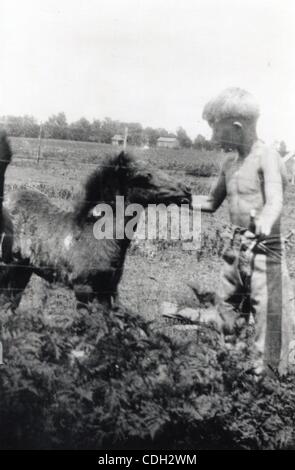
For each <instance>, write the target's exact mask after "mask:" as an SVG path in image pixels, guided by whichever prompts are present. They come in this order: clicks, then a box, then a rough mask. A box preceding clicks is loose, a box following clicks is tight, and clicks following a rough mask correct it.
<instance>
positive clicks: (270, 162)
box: [198, 88, 295, 373]
mask: <svg viewBox="0 0 295 470" xmlns="http://www.w3.org/2000/svg"><path fill="white" fill-rule="evenodd" d="M258 116H259V108H258V105H257V103H256V102H255V100H254V98H253V97H252V95H250V94H249V93H248V92H246V91H244V90H241V89H239V88H229V89H226V90H225V91H224V92H222V93H221V94H220V95H218V96H217V97H216V98H214V99H212V100H211V101H210V102H209V103H207V105H206V106H205V108H204V112H203V118H204V119H206V120H207V121H208V123H209V125H210V126H211V128H212V130H213V139H214V141H215V142H216V143H218V144H219V145H220V146H221V147H222V148H223V149H224V150H225V151H228V150H232V151H235V153H231V154H230V155H229V156H228V157H227V158H226V159H225V161H224V163H223V166H222V168H221V171H220V174H219V177H218V180H217V182H216V184H215V185H214V187H213V188H212V189H211V191H210V194H209V195H208V196H201V197H199V198H198V206H199V204H201V210H202V211H204V212H215V211H216V209H218V207H219V206H220V205H221V204H222V202H223V201H224V199H225V198H227V200H228V205H229V215H230V221H231V224H232V225H233V234H232V239H231V246H230V247H228V248H227V249H226V250H225V253H224V260H223V269H222V273H221V280H220V292H219V296H218V315H219V316H220V318H221V323H222V327H223V331H224V333H225V334H231V333H232V332H233V331H234V328H235V324H236V321H237V319H238V318H239V315H241V313H239V312H240V310H239V307H240V306H241V303H242V301H243V299H245V297H248V299H249V302H250V309H251V313H252V315H253V317H254V320H255V325H256V326H255V331H256V333H255V345H256V349H257V353H258V354H257V355H258V358H259V359H258V362H256V366H257V371H258V372H261V371H263V370H264V371H266V372H267V371H269V370H273V371H274V370H275V371H279V372H280V373H285V372H286V370H287V367H288V359H289V352H290V351H289V348H290V343H291V341H292V340H293V338H294V320H295V318H294V310H293V292H292V288H291V283H290V279H289V274H288V269H287V265H286V259H285V253H284V246H283V241H282V239H281V228H280V222H281V214H282V209H283V191H284V188H285V185H286V182H287V178H286V175H285V169H284V164H283V162H282V160H281V158H280V156H279V154H278V153H277V152H276V151H275V149H272V148H269V147H267V146H266V145H265V144H264V143H263V142H262V141H261V140H259V139H258V138H257V134H256V123H257V119H258ZM200 201H201V202H200ZM253 211H255V214H256V215H255V219H254V223H255V228H254V229H252V231H253V232H255V234H253V233H251V232H250V231H249V230H247V229H249V224H250V214H251V213H252V214H253ZM252 225H253V221H252ZM247 263H248V265H247ZM220 318H219V319H220Z"/></svg>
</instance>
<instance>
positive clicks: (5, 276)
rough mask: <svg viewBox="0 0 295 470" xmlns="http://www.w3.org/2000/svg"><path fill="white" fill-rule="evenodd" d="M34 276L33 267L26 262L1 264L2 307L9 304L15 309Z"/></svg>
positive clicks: (0, 289) (0, 290)
mask: <svg viewBox="0 0 295 470" xmlns="http://www.w3.org/2000/svg"><path fill="white" fill-rule="evenodd" d="M31 276H32V269H31V268H30V267H29V266H26V263H24V264H21V263H12V264H9V265H1V268H0V299H1V300H0V308H1V307H4V306H5V305H6V306H9V307H10V308H11V309H12V310H15V309H16V308H17V307H18V305H19V303H20V301H21V298H22V295H23V292H24V290H25V288H26V287H27V285H28V283H29V281H30V278H31Z"/></svg>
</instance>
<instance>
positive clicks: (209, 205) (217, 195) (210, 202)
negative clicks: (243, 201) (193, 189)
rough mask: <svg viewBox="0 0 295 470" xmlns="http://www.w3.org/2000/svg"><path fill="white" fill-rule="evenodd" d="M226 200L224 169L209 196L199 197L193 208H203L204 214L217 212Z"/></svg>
mask: <svg viewBox="0 0 295 470" xmlns="http://www.w3.org/2000/svg"><path fill="white" fill-rule="evenodd" d="M225 198H226V185H225V174H224V170H223V167H222V168H221V171H220V174H219V176H218V179H217V181H216V182H215V183H214V184H213V186H212V188H211V190H210V193H209V194H208V196H199V195H198V196H197V197H196V203H195V204H193V208H196V209H199V208H201V211H202V212H215V211H216V209H218V207H219V206H220V205H221V204H222V202H223V201H224V199H225Z"/></svg>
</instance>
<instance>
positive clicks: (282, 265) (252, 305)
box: [218, 231, 295, 374]
mask: <svg viewBox="0 0 295 470" xmlns="http://www.w3.org/2000/svg"><path fill="white" fill-rule="evenodd" d="M247 234H249V232H247V231H244V232H243V231H242V232H239V233H238V236H235V235H234V236H233V238H232V240H231V245H230V246H229V247H228V248H227V249H226V250H225V252H224V255H223V261H224V264H223V269H222V272H221V279H220V285H219V292H218V311H219V314H220V316H221V317H222V319H223V320H224V322H225V324H226V323H228V322H229V323H232V324H233V322H235V321H236V320H237V319H238V317H239V316H240V315H243V313H242V311H243V306H244V310H245V306H247V307H248V308H247V309H246V313H245V315H246V316H247V314H249V316H250V313H251V314H252V316H253V318H254V321H255V346H256V352H257V353H258V357H260V360H261V364H262V368H263V369H264V370H265V371H266V372H267V371H271V370H272V371H277V372H278V373H279V374H285V373H286V372H287V371H288V366H289V364H290V362H291V359H292V356H293V357H294V349H293V348H294V346H295V342H294V339H295V310H294V293H293V289H292V285H291V281H290V277H289V273H288V268H287V264H286V255H285V249H284V242H283V241H282V239H281V238H280V237H269V238H268V239H266V240H263V241H261V242H256V241H255V239H253V237H250V238H249V237H247Z"/></svg>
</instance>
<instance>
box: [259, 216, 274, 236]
mask: <svg viewBox="0 0 295 470" xmlns="http://www.w3.org/2000/svg"><path fill="white" fill-rule="evenodd" d="M255 227H256V230H255V233H256V235H258V236H259V237H261V238H265V237H268V236H269V235H270V232H271V229H272V224H271V222H270V221H269V219H268V218H267V219H266V218H265V217H260V218H259V219H258V220H257V221H256V223H255Z"/></svg>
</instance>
